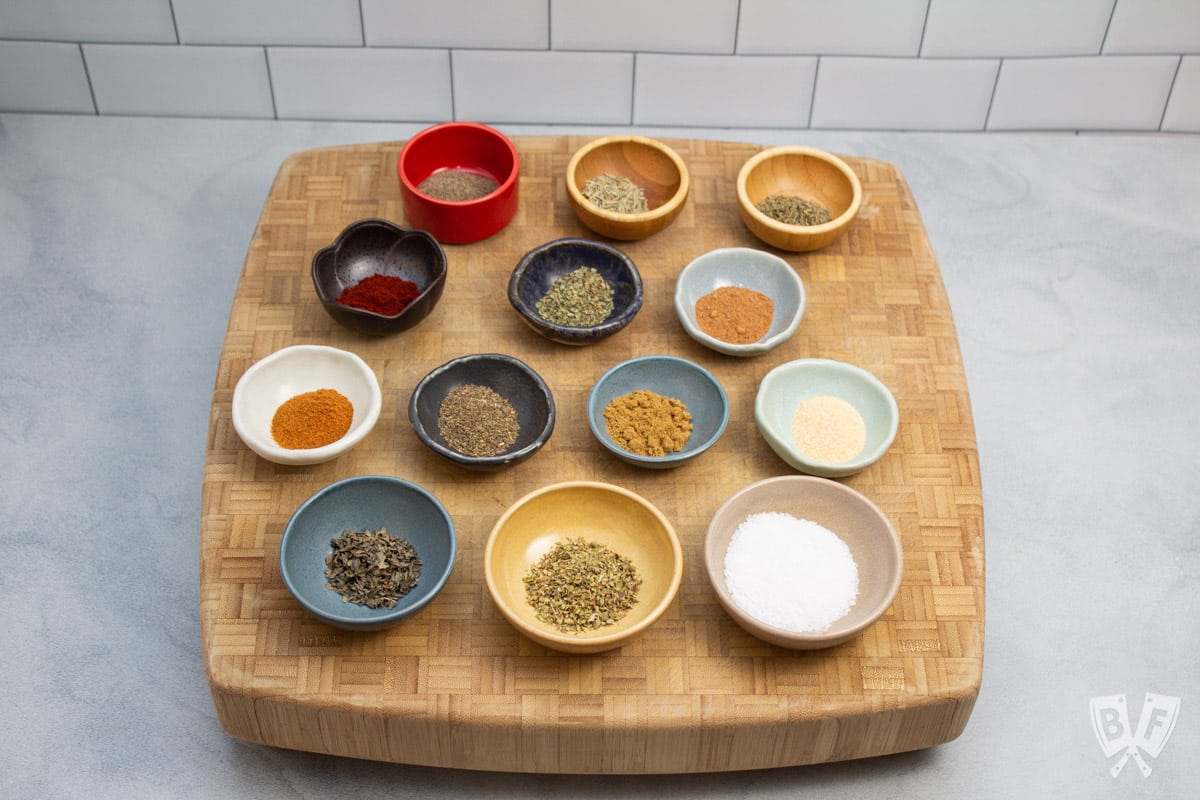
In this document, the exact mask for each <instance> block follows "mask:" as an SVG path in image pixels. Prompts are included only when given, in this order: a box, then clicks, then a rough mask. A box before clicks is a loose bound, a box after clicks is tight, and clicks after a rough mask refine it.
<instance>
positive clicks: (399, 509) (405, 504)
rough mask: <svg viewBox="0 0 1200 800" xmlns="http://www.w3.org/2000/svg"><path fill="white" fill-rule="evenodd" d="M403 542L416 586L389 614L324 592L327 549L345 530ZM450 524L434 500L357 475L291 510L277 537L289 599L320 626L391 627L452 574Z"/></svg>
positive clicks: (406, 486) (402, 483) (401, 483)
mask: <svg viewBox="0 0 1200 800" xmlns="http://www.w3.org/2000/svg"><path fill="white" fill-rule="evenodd" d="M379 528H386V529H387V531H388V533H390V534H392V535H393V536H398V537H400V538H402V539H407V540H408V541H409V542H410V543H411V544H412V546H413V547H414V548H415V549H416V551H417V556H418V557H419V558H420V559H421V578H420V581H419V582H418V583H417V585H416V587H414V588H413V589H412V591H410V592H409V593H408V594H406V595H404V596H403V597H402V598H400V600H399V601H398V602H397V603H396V605H395V606H394V607H393V608H375V609H372V608H367V607H366V606H360V605H356V604H354V603H346V602H343V601H342V596H341V595H340V594H338V593H337V592H335V591H334V590H332V589H327V588H325V583H326V580H325V556H326V555H327V554H328V553H329V552H330V545H329V541H330V540H331V539H333V538H334V537H335V536H340V535H341V533H342V532H343V531H345V530H367V529H369V530H378V529H379ZM457 548H458V543H457V539H456V537H455V532H454V522H453V521H452V520H451V519H450V514H449V513H447V511H446V509H445V507H444V506H443V505H442V504H441V503H440V502H439V501H438V499H437V498H436V497H434V496H433V495H432V494H430V493H429V492H427V491H426V490H425V489H422V488H421V487H420V486H417V485H416V484H414V483H409V482H408V481H406V480H402V479H400V478H393V477H389V476H385V475H362V476H358V477H354V478H346V479H345V480H341V481H338V482H337V483H333V484H330V485H329V486H326V487H325V488H324V489H321V490H320V491H319V492H317V493H316V494H314V495H313V496H312V497H310V498H308V499H307V500H305V501H304V503H302V504H301V505H300V507H299V508H297V509H296V511H295V513H293V514H292V517H291V519H290V520H288V524H287V527H286V528H284V530H283V539H282V541H281V542H280V544H279V568H280V572H281V573H282V574H283V582H284V583H285V584H286V585H287V588H288V591H290V592H291V593H292V596H293V597H295V598H296V600H297V601H298V602H299V603H300V605H302V606H304V608H305V609H306V610H308V611H309V613H311V614H312V615H313V616H315V617H316V618H317V619H319V620H321V621H322V622H325V623H328V624H329V625H333V626H335V627H338V628H343V629H345V630H352V631H375V630H381V629H383V628H387V627H390V626H392V625H395V624H396V623H398V622H400V621H401V620H402V619H404V618H405V617H408V616H410V615H412V614H415V613H416V612H417V611H420V610H421V609H422V608H424V607H425V606H427V605H428V604H429V603H430V601H432V600H433V598H434V597H436V596H437V594H438V592H440V591H441V589H442V587H443V586H445V584H446V581H447V579H449V577H450V572H451V571H452V570H453V569H454V559H455V555H456V553H457Z"/></svg>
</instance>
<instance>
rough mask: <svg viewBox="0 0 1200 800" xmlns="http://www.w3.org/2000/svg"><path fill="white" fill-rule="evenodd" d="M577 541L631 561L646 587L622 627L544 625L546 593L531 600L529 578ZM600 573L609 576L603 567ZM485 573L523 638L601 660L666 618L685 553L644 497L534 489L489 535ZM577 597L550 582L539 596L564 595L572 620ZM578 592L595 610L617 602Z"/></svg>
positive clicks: (595, 485) (615, 490)
mask: <svg viewBox="0 0 1200 800" xmlns="http://www.w3.org/2000/svg"><path fill="white" fill-rule="evenodd" d="M578 539H583V540H584V543H585V544H588V545H594V546H596V547H597V548H604V551H602V552H605V553H606V554H607V555H608V556H610V557H612V556H618V557H621V558H622V559H627V560H628V562H629V563H630V564H631V565H632V568H633V570H634V571H636V578H637V579H638V580H640V585H638V586H636V601H635V602H633V603H632V607H631V608H629V609H627V611H626V612H625V614H624V616H621V617H620V618H619V619H616V621H614V622H611V623H609V624H604V625H601V626H598V627H595V628H585V629H583V630H580V631H579V632H564V631H563V630H561V629H560V628H559V626H558V625H557V624H555V620H553V619H550V618H546V619H539V616H538V610H537V608H536V607H535V604H538V605H542V604H543V601H542V600H541V599H540V598H541V597H542V594H539V593H538V592H539V590H538V589H537V588H536V586H535V588H531V589H530V590H528V591H530V592H533V593H534V594H535V597H533V598H531V597H530V596H529V594H528V593H527V588H526V582H525V578H526V577H527V576H530V577H532V575H533V574H534V572H533V571H534V570H535V569H537V565H538V563H539V561H540V560H541V559H542V558H543V556H545V555H546V554H547V553H549V552H551V551H552V550H554V549H555V548H556V546H558V545H559V544H560V543H565V542H567V541H569V540H578ZM593 561H594V559H593ZM574 563H575V564H576V565H577V564H578V562H574ZM566 566H568V567H570V566H571V565H570V564H568V565H566ZM599 566H600V567H601V568H602V569H608V567H606V566H605V564H604V563H603V562H602V563H601V564H600V565H599ZM483 570H484V578H485V579H486V581H487V586H488V591H489V592H490V593H491V596H492V600H493V602H494V603H495V605H496V608H498V609H499V610H500V613H501V614H503V615H504V617H505V618H506V619H507V620H508V621H509V622H510V623H512V625H513V627H515V628H516V629H517V630H518V631H519V632H520V633H522V634H524V635H525V636H527V637H528V638H530V639H532V640H533V641H535V642H537V643H538V644H541V645H543V646H545V647H548V648H550V649H552V650H558V651H562V652H567V653H599V652H603V651H606V650H612V649H614V648H617V647H620V646H622V645H624V644H627V643H628V642H630V641H632V640H634V639H636V638H637V637H638V636H641V635H642V634H643V633H645V631H646V630H647V629H648V628H649V627H650V626H651V625H653V624H654V623H655V621H657V620H658V619H659V618H660V617H662V615H663V614H664V613H665V612H666V611H667V609H668V607H669V606H670V605H671V603H672V602H673V600H674V599H675V595H676V593H677V592H678V591H679V585H680V582H681V579H682V577H683V552H682V548H681V547H680V544H679V537H678V536H677V535H676V533H675V529H674V527H673V526H672V525H671V522H670V521H669V520H668V519H667V518H666V517H665V516H664V515H663V513H662V512H661V511H659V510H658V509H657V508H656V507H655V506H654V505H653V504H651V503H650V502H649V501H648V500H646V498H644V497H642V496H641V495H639V494H636V493H635V492H632V491H630V490H628V489H625V488H622V487H620V486H615V485H612V484H608V483H601V482H596V481H568V482H564V483H555V484H551V485H548V486H544V487H542V488H540V489H537V490H534V491H532V492H530V493H529V494H527V495H525V496H524V497H522V498H521V499H519V500H517V501H516V502H515V503H513V504H512V505H511V506H510V507H509V508H508V509H507V510H505V512H504V513H503V514H502V515H501V516H500V518H499V519H498V520H497V521H496V524H495V525H494V526H493V528H492V530H491V533H490V534H489V535H488V539H487V546H486V548H485V550H484V556H483ZM542 574H545V573H542ZM551 577H552V578H553V576H551ZM576 585H577V586H579V584H576ZM623 585H624V582H623ZM571 590H572V586H571V585H565V584H562V583H555V582H554V581H553V580H551V581H549V582H547V585H545V586H542V587H541V589H540V592H541V593H544V594H548V593H550V592H555V593H557V594H559V596H560V597H561V598H562V600H563V603H564V604H565V608H566V613H570V612H571V611H573V609H572V607H571V601H572V600H573V599H578V598H572V596H571ZM576 591H577V592H580V593H581V594H582V593H584V592H585V591H586V593H587V599H588V600H589V602H590V601H591V600H592V599H593V596H595V597H597V598H601V599H600V602H598V603H596V605H600V604H601V603H603V602H611V601H612V600H613V599H614V598H613V597H611V596H608V597H605V596H604V592H603V590H602V589H599V588H595V587H593V589H592V590H591V591H587V587H586V584H584V585H583V588H581V589H580V588H577V589H576ZM621 596H622V597H625V596H626V595H625V593H624V592H622V593H621ZM543 616H545V614H543ZM566 619H567V617H565V616H564V617H563V619H562V620H560V621H566Z"/></svg>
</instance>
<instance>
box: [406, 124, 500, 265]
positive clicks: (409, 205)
mask: <svg viewBox="0 0 1200 800" xmlns="http://www.w3.org/2000/svg"><path fill="white" fill-rule="evenodd" d="M520 168H521V160H520V158H519V156H518V155H517V148H516V146H515V145H513V143H512V141H511V140H510V139H509V138H508V137H507V136H505V135H504V134H502V133H500V131H498V130H495V129H494V128H489V127H488V126H486V125H480V124H478V123H475V122H443V123H441V124H439V125H434V126H433V127H430V128H426V129H425V130H423V131H421V132H420V133H418V134H417V135H415V136H413V137H412V138H411V139H409V140H408V141H407V142H406V143H405V144H404V147H403V148H402V149H401V150H400V158H399V159H398V161H397V164H396V171H397V173H398V174H399V176H400V194H401V197H402V199H403V202H404V215H405V217H407V219H408V224H409V226H410V227H413V228H419V229H421V230H426V231H429V232H430V233H431V234H433V236H434V238H436V239H437V240H438V241H439V242H447V243H451V244H461V243H465V242H476V241H479V240H480V239H486V238H487V237H489V236H491V235H492V234H494V233H497V232H499V231H500V230H501V229H503V228H504V226H505V225H507V224H508V223H509V221H510V220H511V219H512V218H513V214H515V213H516V211H517V183H518V180H517V179H518V173H519V172H520ZM450 169H460V170H466V171H468V172H474V173H477V174H481V175H484V176H486V177H488V178H491V179H492V180H494V181H496V182H497V183H498V184H500V186H499V187H498V188H497V189H496V190H495V191H493V192H492V193H491V194H487V195H484V196H483V197H479V198H476V199H474V200H443V199H439V198H437V197H433V196H431V195H429V194H426V193H425V192H422V191H421V190H420V189H418V188H417V187H418V186H420V185H421V183H422V182H423V181H424V180H425V179H426V178H428V177H429V176H430V175H432V174H434V173H435V172H442V171H444V170H450Z"/></svg>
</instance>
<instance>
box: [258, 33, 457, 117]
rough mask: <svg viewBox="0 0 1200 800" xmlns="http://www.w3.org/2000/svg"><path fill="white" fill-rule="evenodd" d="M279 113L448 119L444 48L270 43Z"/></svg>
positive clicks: (447, 57) (447, 68)
mask: <svg viewBox="0 0 1200 800" xmlns="http://www.w3.org/2000/svg"><path fill="white" fill-rule="evenodd" d="M267 57H268V58H267V60H268V63H269V64H270V67H271V85H272V86H273V87H274V89H275V112H276V115H277V116H278V117H279V118H280V119H313V118H317V117H323V118H328V119H345V120H358V121H368V120H370V121H384V120H388V121H390V120H397V121H403V122H414V121H415V122H419V121H421V120H427V119H439V120H440V119H450V118H451V116H452V114H453V110H452V109H451V107H450V55H449V53H448V52H446V51H445V50H403V49H395V48H363V47H359V48H353V49H342V48H336V47H269V48H267Z"/></svg>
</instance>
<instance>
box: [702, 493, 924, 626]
mask: <svg viewBox="0 0 1200 800" xmlns="http://www.w3.org/2000/svg"><path fill="white" fill-rule="evenodd" d="M759 514H781V515H788V516H790V517H793V518H795V520H804V521H807V522H809V523H815V524H816V525H819V526H821V527H822V528H824V529H825V530H826V531H827V532H828V533H830V534H832V535H833V536H835V537H837V538H838V539H841V540H842V542H844V543H845V549H848V550H849V554H848V558H849V559H852V561H853V564H854V568H855V569H856V571H857V595H856V596H854V598H853V600H852V605H851V606H850V608H849V611H847V612H846V613H845V614H844V615H843V616H841V617H840V618H838V619H836V620H834V621H833V622H831V623H830V624H829V625H828V627H827V628H825V629H824V630H812V631H808V632H803V631H797V630H795V629H793V628H791V627H780V625H779V624H769V623H767V622H764V621H763V620H762V617H764V616H770V617H771V619H772V621H775V622H777V621H778V619H779V618H778V617H777V616H772V615H774V614H776V613H777V609H775V608H773V607H772V606H777V605H780V604H783V603H789V604H790V605H789V606H788V609H787V611H784V612H783V613H784V614H785V615H786V614H788V613H790V612H791V611H794V610H795V609H796V607H797V606H808V607H809V608H810V609H812V610H813V611H814V613H820V612H821V611H823V610H825V609H822V608H821V607H820V606H821V605H822V604H825V603H828V602H830V598H829V597H826V596H823V595H824V594H827V593H829V592H831V591H832V590H833V589H834V588H835V587H833V586H831V585H829V584H828V583H827V582H826V581H824V580H818V581H812V582H804V583H802V584H801V585H798V586H797V585H795V583H794V581H795V579H796V577H797V576H796V572H799V571H800V570H801V569H805V567H804V566H803V565H801V564H793V563H789V559H792V558H794V557H797V556H798V557H799V558H801V559H805V558H807V559H809V560H810V561H816V560H817V559H818V558H828V557H829V556H828V554H827V553H826V552H825V551H824V550H822V549H821V548H819V547H817V546H813V547H812V548H811V549H810V550H806V551H804V552H796V551H795V550H793V549H787V550H786V551H785V549H784V548H779V550H778V551H776V552H767V553H766V557H762V555H761V551H760V549H759V548H758V547H754V548H752V549H751V548H745V543H744V542H743V543H742V544H741V546H740V547H741V548H745V549H741V550H740V552H739V558H738V560H737V561H736V563H735V562H733V561H727V557H728V556H729V555H730V545H731V542H733V540H734V534H735V533H737V532H738V529H739V528H740V527H741V526H742V525H743V523H747V525H749V524H750V523H749V522H747V520H748V518H749V517H751V516H752V515H759ZM751 533H752V532H751V531H749V530H744V533H743V534H742V535H747V536H748V535H750V534H751ZM759 533H761V530H760V532H759ZM770 535H771V534H768V536H767V538H765V539H762V540H760V541H766V542H768V543H769V542H771V541H773V540H772V539H771V538H769V537H770ZM774 541H778V540H774ZM805 541H806V542H807V541H808V540H805ZM743 554H745V556H746V557H744V558H743V557H741V556H742V555H743ZM816 566H817V565H815V564H810V565H809V567H808V568H815V567H816ZM704 567H705V571H706V572H707V573H708V578H709V581H710V583H711V584H712V587H713V590H714V591H715V593H716V595H717V600H718V601H720V603H721V606H722V608H724V609H725V612H726V613H727V614H729V616H730V617H732V618H733V621H734V622H736V623H737V624H738V626H740V627H741V628H742V629H743V630H745V631H746V632H747V633H749V634H750V635H752V636H755V637H757V638H759V639H762V640H763V641H766V642H769V643H771V644H774V645H778V646H779V647H786V648H790V649H795V650H816V649H821V648H825V647H834V646H836V645H839V644H842V643H844V642H847V641H849V640H850V639H853V638H854V637H855V636H858V635H859V634H860V633H862V632H863V631H865V630H866V629H867V628H869V627H870V626H871V625H873V624H874V623H875V622H876V621H877V620H878V619H879V618H880V617H882V616H883V615H884V614H885V613H886V612H887V610H888V608H889V607H890V606H891V604H892V601H893V600H894V599H895V597H896V593H897V592H898V591H899V589H900V581H901V577H902V574H903V571H904V553H903V549H902V547H901V543H900V538H899V536H897V534H896V531H895V529H894V528H893V527H892V524H891V522H890V521H889V520H888V518H887V516H886V515H884V513H883V512H882V511H880V509H879V507H878V506H876V505H875V504H874V503H872V502H871V501H870V500H869V499H868V498H866V497H865V496H863V495H862V494H861V493H860V492H857V491H855V490H854V489H852V488H850V487H848V486H846V485H844V484H841V483H838V482H837V481H831V480H827V479H825V478H818V477H813V476H807V475H783V476H779V477H774V478H767V479H765V480H761V481H758V482H756V483H752V484H750V485H749V486H746V487H743V488H742V489H740V490H738V491H737V492H736V493H735V494H733V496H731V497H729V498H728V499H727V500H726V501H725V502H724V503H723V504H722V505H721V506H720V507H719V508H718V509H717V510H716V512H715V513H714V514H713V516H712V519H711V520H710V521H709V524H708V529H707V531H706V532H705V534H704ZM727 568H728V569H729V572H728V573H727ZM793 569H794V570H795V572H793V571H792V570H793ZM829 572H833V568H832V567H831V568H830V569H829ZM727 574H728V578H731V579H733V582H734V585H735V586H740V585H743V584H749V585H750V586H751V587H752V588H753V591H754V594H753V595H747V594H745V593H739V592H737V591H732V590H731V584H730V581H729V580H727ZM789 575H791V576H792V578H793V585H790V586H789V585H787V581H788V576H789ZM781 584H783V585H784V591H782V592H779V593H778V594H777V595H776V594H772V593H771V592H774V591H775V590H776V589H778V588H779V587H780V585H781ZM739 599H740V600H741V603H742V604H744V605H751V604H752V605H753V607H754V608H755V612H756V613H755V614H751V613H750V612H748V611H747V610H746V608H744V607H743V605H742V604H739V602H738V600H739ZM835 613H836V612H835Z"/></svg>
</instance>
